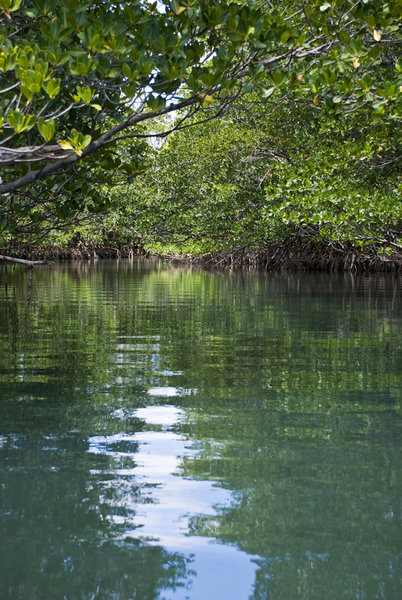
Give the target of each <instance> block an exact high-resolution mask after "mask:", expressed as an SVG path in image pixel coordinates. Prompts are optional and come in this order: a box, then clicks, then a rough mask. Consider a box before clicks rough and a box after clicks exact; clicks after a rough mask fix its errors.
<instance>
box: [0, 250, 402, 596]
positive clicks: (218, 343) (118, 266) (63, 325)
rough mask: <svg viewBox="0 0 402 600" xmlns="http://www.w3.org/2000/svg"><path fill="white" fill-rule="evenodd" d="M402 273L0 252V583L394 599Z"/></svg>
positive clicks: (401, 550)
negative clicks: (47, 260) (59, 260)
mask: <svg viewBox="0 0 402 600" xmlns="http://www.w3.org/2000/svg"><path fill="white" fill-rule="evenodd" d="M400 292H401V279H398V278H397V277H395V276H384V275H379V276H373V277H365V276H359V277H354V276H351V275H334V276H331V275H326V274H325V275H313V274H287V275H282V274H281V275H278V274H248V273H243V274H241V273H239V274H230V273H208V272H203V271H200V270H196V269H191V268H188V267H183V266H179V267H177V266H176V267H175V266H169V265H167V264H163V263H160V262H150V261H149V262H146V261H138V262H128V261H119V262H115V261H110V262H106V261H105V262H99V263H85V262H77V263H72V264H69V265H59V266H51V267H41V268H37V269H36V270H35V272H34V277H33V285H32V290H31V292H29V295H30V298H28V297H27V296H28V290H27V271H26V270H25V269H22V268H17V269H15V270H11V269H10V268H8V274H7V276H6V275H5V271H4V268H3V267H2V268H1V269H0V541H1V544H0V598H1V599H2V600H3V599H4V600H5V599H13V600H19V599H21V600H34V599H38V600H39V599H40V600H59V599H60V600H78V599H79V600H81V599H82V600H84V599H85V600H89V599H96V600H109V599H113V600H115V599H118V600H125V599H127V600H132V599H140V600H148V599H155V600H156V599H158V600H162V599H166V600H169V599H172V600H184V599H186V598H188V599H189V600H206V599H211V600H215V599H216V600H226V599H227V600H229V599H230V600H246V599H253V600H263V599H264V600H265V599H269V600H276V599H282V598H283V599H286V600H292V599H299V598H302V599H305V600H322V599H323V598H326V599H328V600H332V599H333V600H338V599H341V598H342V599H344V598H347V599H359V600H360V599H367V600H372V599H375V598H384V599H387V600H393V599H395V600H396V599H398V600H399V599H400V598H401V597H402V596H401V589H402V532H401V498H402V475H401V464H402V461H401V458H402V456H401V455H402V451H401V429H402V419H401V395H402V394H401V389H402V388H401V365H402V360H401V347H402V339H401V324H402V311H401V295H400Z"/></svg>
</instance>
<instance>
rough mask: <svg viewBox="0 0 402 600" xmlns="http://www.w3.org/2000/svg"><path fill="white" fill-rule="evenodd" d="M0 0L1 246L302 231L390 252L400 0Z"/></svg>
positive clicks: (178, 248)
mask: <svg viewBox="0 0 402 600" xmlns="http://www.w3.org/2000/svg"><path fill="white" fill-rule="evenodd" d="M0 10H1V11H2V13H1V16H0V26H1V31H0V42H1V51H0V70H1V71H2V80H3V83H2V90H1V93H0V111H1V112H2V115H3V116H2V119H1V126H2V127H3V132H2V133H3V138H2V140H1V142H0V164H1V166H2V167H3V169H2V175H1V181H0V194H1V204H0V247H2V248H3V250H4V251H5V252H9V253H13V252H14V253H15V252H18V249H21V248H23V247H24V246H26V245H29V246H30V247H32V244H34V245H36V246H37V245H41V246H43V245H49V244H53V245H54V244H63V243H64V244H66V243H69V242H71V240H74V241H75V242H77V240H81V241H82V242H83V243H84V245H86V246H88V244H98V245H99V244H101V245H105V244H109V243H110V245H113V246H116V245H122V244H127V245H130V246H136V245H140V246H141V247H144V248H146V249H148V250H151V251H158V252H162V253H164V254H166V253H169V252H174V253H180V254H188V253H190V254H200V253H201V254H210V253H216V252H220V253H222V252H223V253H228V255H230V257H231V260H233V257H234V256H236V255H237V254H238V253H239V252H241V253H244V252H245V251H247V252H248V253H250V252H251V253H253V252H254V253H255V252H258V249H261V248H266V246H267V244H268V245H269V244H272V243H276V244H279V245H281V244H282V245H283V244H285V245H287V247H290V246H291V247H293V248H295V244H296V245H297V244H299V245H300V243H301V244H302V245H303V244H304V245H305V243H308V244H311V243H312V244H314V248H315V250H314V251H315V252H322V248H323V247H331V248H335V249H336V251H341V252H347V253H349V254H350V255H351V256H354V253H355V252H359V251H361V250H362V249H365V250H364V251H365V252H366V249H368V251H369V252H371V253H372V252H373V251H374V253H375V255H376V256H377V257H378V256H379V255H381V254H382V255H383V256H384V257H387V256H390V255H392V257H393V260H394V261H395V260H396V261H400V258H401V247H402V242H401V239H400V232H401V223H402V203H401V201H400V171H398V168H399V164H398V160H399V158H400V155H401V151H400V139H399V137H398V127H397V125H398V123H399V119H400V98H401V71H402V64H401V62H400V60H398V50H399V44H400V38H399V37H398V24H399V22H400V14H401V11H400V7H399V3H398V2H396V1H393V0H387V1H384V2H377V1H376V0H361V1H360V2H349V1H344V0H342V1H340V0H333V1H332V2H324V1H323V0H319V1H316V0H311V1H309V2H300V1H299V0H289V1H288V2H285V3H284V2H279V1H274V2H269V3H266V2H264V1H263V0H253V1H251V0H249V1H248V2H247V1H240V0H238V1H233V2H230V3H221V2H208V3H205V2H202V1H196V0H186V1H183V2H181V3H180V4H179V3H177V2H175V1H173V2H159V3H150V2H138V1H132V2H125V3H124V5H121V4H115V3H112V2H107V3H105V2H104V1H99V2H77V1H76V0H62V1H57V0H46V2H36V1H34V0H32V1H25V0H22V1H21V0H1V2H0ZM28 32H29V34H28ZM0 116H1V115H0ZM168 134H170V136H169V137H167V136H168ZM155 139H159V140H161V141H160V142H159V143H155V142H152V141H151V143H149V140H155ZM147 140H148V141H147ZM83 222H84V223H86V224H85V225H84V226H83V225H82V223H83ZM60 231H62V232H63V233H62V235H61V234H60ZM274 252H276V250H274ZM296 252H297V249H296ZM271 254H272V253H271ZM353 260H354V259H353ZM384 260H388V259H384Z"/></svg>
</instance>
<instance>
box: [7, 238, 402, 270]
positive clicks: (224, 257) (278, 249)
mask: <svg viewBox="0 0 402 600" xmlns="http://www.w3.org/2000/svg"><path fill="white" fill-rule="evenodd" d="M387 250H388V252H385V248H381V247H378V246H377V245H376V246H374V245H373V246H366V247H364V248H363V249H360V248H357V247H355V246H353V245H352V244H343V243H334V244H327V243H325V242H315V241H311V240H308V241H306V240H302V239H300V238H299V239H294V238H290V239H288V240H285V241H283V242H271V243H267V244H266V245H265V246H263V247H261V248H257V249H249V248H248V246H247V245H244V246H241V247H239V248H235V249H231V250H229V251H227V252H215V253H209V254H195V255H190V254H186V255H180V254H171V253H169V254H164V253H158V254H155V253H152V252H151V251H149V250H148V249H147V248H142V247H140V246H138V245H135V246H132V245H129V244H113V243H111V244H110V245H105V244H94V243H85V242H83V241H80V242H79V243H78V244H75V245H69V246H66V247H63V246H24V247H20V248H13V249H7V250H4V251H1V250H0V254H9V255H11V256H17V257H19V258H24V259H29V260H46V261H51V260H71V259H94V258H95V259H96V258H100V259H102V258H134V257H138V256H144V257H152V256H154V257H155V256H157V257H159V258H165V259H170V260H180V261H186V262H190V263H193V264H199V265H201V266H206V267H226V268H258V269H265V270H267V271H271V270H281V269H284V270H292V271H352V272H382V271H399V270H401V269H402V248H401V247H400V246H398V245H396V244H395V245H394V247H393V248H392V250H391V251H390V249H387Z"/></svg>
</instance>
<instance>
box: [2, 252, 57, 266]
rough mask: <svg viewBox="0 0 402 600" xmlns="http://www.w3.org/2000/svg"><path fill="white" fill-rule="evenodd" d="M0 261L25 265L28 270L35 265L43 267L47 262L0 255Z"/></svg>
mask: <svg viewBox="0 0 402 600" xmlns="http://www.w3.org/2000/svg"><path fill="white" fill-rule="evenodd" d="M0 260H5V261H7V262H15V263H18V264H21V265H26V266H27V267H29V268H30V269H32V268H33V267H34V266H35V265H45V264H46V262H47V261H46V260H25V259H24V258H15V257H14V256H4V254H0Z"/></svg>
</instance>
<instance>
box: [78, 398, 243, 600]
mask: <svg viewBox="0 0 402 600" xmlns="http://www.w3.org/2000/svg"><path fill="white" fill-rule="evenodd" d="M174 389H175V388H174ZM149 392H150V393H152V395H158V394H155V388H153V389H151V390H150V391H149ZM165 392H166V393H165V394H164V395H166V396H167V397H169V396H172V395H176V394H171V393H169V388H165ZM119 416H121V417H122V418H123V419H126V418H127V416H128V415H127V413H122V412H120V413H119ZM132 416H134V417H136V418H139V419H140V420H141V421H143V422H144V424H145V425H146V427H145V430H144V431H141V432H138V433H136V434H134V435H132V436H129V435H127V434H115V435H110V436H93V437H91V438H90V439H89V448H88V452H89V453H92V454H101V455H105V456H108V457H110V458H112V459H113V462H114V464H115V465H116V459H117V460H121V459H122V458H124V459H125V460H124V465H125V467H124V468H122V469H120V468H117V467H116V466H115V467H114V468H113V471H112V472H110V479H108V478H105V474H106V473H107V471H106V472H105V471H101V472H99V471H97V472H96V473H102V474H103V485H104V487H105V492H108V496H109V498H110V500H109V502H108V506H109V508H108V511H107V512H108V514H109V519H110V521H111V522H113V523H114V524H115V525H118V526H120V528H121V531H122V533H121V536H122V540H130V539H140V540H142V541H144V542H146V543H148V544H150V545H156V546H159V545H162V546H163V547H164V548H165V549H166V550H168V551H172V552H177V551H179V552H180V553H182V554H183V555H185V556H188V557H190V560H191V577H189V578H188V581H187V585H186V588H185V589H181V588H178V589H176V590H175V591H174V592H171V593H170V596H169V597H174V598H182V597H183V598H184V597H191V598H193V599H200V600H201V599H205V598H208V597H211V598H213V597H216V594H217V593H219V598H222V599H225V598H227V599H228V600H229V598H231V599H233V598H238V599H239V600H240V599H243V598H247V597H248V596H249V595H250V593H251V591H252V586H253V582H254V578H255V564H254V563H253V562H252V561H251V558H250V556H248V555H246V554H244V553H243V552H241V551H239V550H238V549H237V548H236V547H234V546H233V547H232V546H229V547H227V546H226V547H223V546H220V545H217V544H216V539H215V537H214V536H208V535H201V536H200V535H199V534H194V535H192V534H191V527H190V523H191V521H192V520H193V519H194V516H195V515H198V517H199V518H211V517H212V518H213V516H214V515H217V514H218V512H220V511H224V510H225V509H227V508H229V507H230V506H231V505H232V504H233V503H234V498H233V493H232V492H231V491H229V490H226V489H224V488H222V487H218V486H217V485H216V483H215V482H214V481H208V480H197V479H194V478H190V477H188V478H183V477H181V476H180V472H179V471H180V469H181V465H182V461H183V458H184V457H187V458H190V459H191V458H192V457H196V456H197V454H198V444H197V443H195V442H194V441H191V440H187V439H186V438H185V437H184V436H183V435H180V434H178V433H175V430H176V429H177V428H178V426H179V424H180V421H183V420H185V419H186V418H187V417H186V413H185V412H184V411H183V410H181V409H180V408H179V407H177V406H172V405H159V406H157V405H151V406H147V407H143V408H139V409H137V410H135V411H134V412H133V415H132ZM127 462H131V463H132V468H129V469H127ZM93 473H94V471H93ZM121 476H124V492H123V493H122V488H121V480H120V477H121ZM130 478H132V483H131V484H130ZM111 488H114V491H115V493H114V494H111V493H110V490H111ZM132 488H134V489H135V490H136V491H135V493H133V492H132ZM138 489H140V490H141V495H140V497H139V496H138V493H137V490H138ZM116 499H117V502H116ZM104 501H105V497H102V502H104ZM122 507H124V514H122V512H121V511H119V509H120V508H122ZM233 569H234V570H235V571H236V573H237V577H239V575H240V574H241V579H240V578H239V580H238V583H237V586H236V590H233V588H231V587H230V586H228V583H227V582H228V581H229V580H230V577H231V576H232V575H231V574H232V572H233Z"/></svg>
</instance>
